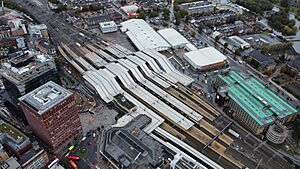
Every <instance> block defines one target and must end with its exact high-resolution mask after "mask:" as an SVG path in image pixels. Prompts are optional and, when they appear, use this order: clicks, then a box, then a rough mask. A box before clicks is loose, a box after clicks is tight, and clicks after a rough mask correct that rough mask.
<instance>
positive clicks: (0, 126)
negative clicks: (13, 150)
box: [0, 120, 28, 141]
mask: <svg viewBox="0 0 300 169" xmlns="http://www.w3.org/2000/svg"><path fill="white" fill-rule="evenodd" d="M0 133H3V134H7V135H9V136H10V137H12V138H13V139H14V140H20V141H24V140H26V139H28V137H27V136H25V135H24V134H22V133H21V132H20V131H18V130H17V129H16V128H14V127H13V126H11V125H10V124H8V123H6V122H4V121H3V120H0ZM0 135H1V134H0Z"/></svg>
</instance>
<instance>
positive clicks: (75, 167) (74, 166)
mask: <svg viewBox="0 0 300 169" xmlns="http://www.w3.org/2000/svg"><path fill="white" fill-rule="evenodd" d="M69 162H70V164H71V166H72V167H73V168H74V169H78V167H77V165H76V164H75V163H74V161H72V160H69Z"/></svg>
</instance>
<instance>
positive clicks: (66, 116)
mask: <svg viewBox="0 0 300 169" xmlns="http://www.w3.org/2000/svg"><path fill="white" fill-rule="evenodd" d="M19 100H20V105H21V108H22V110H23V111H24V113H25V116H26V119H27V121H28V123H29V125H30V126H31V128H32V130H33V132H34V133H35V134H36V135H37V136H38V137H39V138H40V139H41V140H43V141H44V142H45V143H46V144H48V145H49V147H50V148H51V149H52V150H53V151H56V150H59V149H60V148H62V147H63V146H64V145H65V144H67V143H69V142H70V141H71V140H73V139H74V138H75V136H77V135H78V134H79V133H81V130H82V128H81V123H80V119H79V115H78V113H79V108H78V106H77V105H76V102H75V99H74V95H73V94H72V93H71V92H70V91H68V90H66V89H64V88H63V87H61V86H59V85H58V84H56V83H54V82H52V81H50V82H47V83H46V84H44V85H42V86H40V87H38V88H37V89H35V90H33V91H31V92H29V93H28V94H26V95H24V96H22V97H20V98H19Z"/></svg>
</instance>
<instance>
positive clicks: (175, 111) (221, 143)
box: [58, 41, 249, 169]
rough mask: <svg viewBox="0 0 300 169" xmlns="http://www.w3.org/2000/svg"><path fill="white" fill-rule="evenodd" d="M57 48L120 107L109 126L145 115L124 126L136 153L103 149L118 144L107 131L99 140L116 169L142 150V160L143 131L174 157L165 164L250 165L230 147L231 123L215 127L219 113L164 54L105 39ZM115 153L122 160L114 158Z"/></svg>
mask: <svg viewBox="0 0 300 169" xmlns="http://www.w3.org/2000/svg"><path fill="white" fill-rule="evenodd" d="M58 50H59V52H60V54H61V55H62V56H63V57H64V58H65V59H66V60H67V61H68V62H69V63H70V64H71V65H72V66H73V67H74V68H75V69H76V70H77V71H78V72H79V73H80V74H81V76H82V79H84V82H85V84H86V86H87V87H88V88H89V90H91V91H92V92H93V93H97V94H98V95H99V96H100V97H101V99H102V100H103V101H104V102H105V103H107V104H111V103H113V104H114V105H116V107H121V108H122V109H123V110H124V115H123V116H122V117H120V118H119V119H118V120H117V124H115V125H114V126H113V127H118V128H119V127H124V126H126V125H128V123H129V122H131V121H135V119H136V118H137V117H140V115H144V116H147V117H148V118H149V122H147V123H145V124H143V126H142V127H141V126H139V125H141V124H138V125H137V127H134V126H132V125H134V124H131V129H130V130H129V129H127V130H126V131H127V132H128V133H127V134H126V135H127V136H126V137H128V139H124V138H123V141H122V142H123V144H126V145H127V146H129V147H131V148H130V150H132V151H133V152H134V154H135V156H134V155H133V154H132V153H133V152H132V151H129V152H128V149H126V150H124V149H122V147H126V146H122V147H120V149H122V151H121V150H120V151H117V152H120V153H121V154H119V155H116V154H115V153H116V151H106V149H107V147H106V146H107V145H110V144H111V143H112V142H114V144H116V140H113V139H109V138H110V137H112V138H115V137H117V136H115V137H113V136H112V134H110V135H111V136H110V137H108V138H107V139H103V140H102V145H101V150H100V152H101V154H102V155H103V156H104V157H105V158H106V159H107V160H108V161H110V162H111V163H112V166H115V167H116V168H118V167H121V166H123V165H124V164H126V166H127V167H128V168H130V166H131V164H132V165H136V164H139V162H138V161H137V160H139V159H140V158H141V157H140V156H142V155H143V154H144V155H145V156H143V157H144V158H142V159H143V164H145V159H147V158H146V156H147V153H145V152H144V151H147V150H145V149H143V148H141V147H145V146H147V144H146V143H147V142H146V143H143V144H142V143H140V141H141V140H143V139H140V140H139V142H136V140H138V139H136V138H135V137H133V136H134V135H136V133H135V132H136V131H137V130H141V131H142V132H143V133H145V135H147V136H150V137H151V138H152V139H153V140H155V141H156V142H158V143H160V144H161V145H162V146H163V147H164V149H166V150H167V151H168V153H170V154H172V155H173V157H172V158H169V159H168V160H167V159H166V160H165V161H169V163H168V164H165V165H171V166H172V165H173V166H174V165H175V166H176V165H178V166H182V165H183V166H187V167H188V168H218V169H221V168H246V167H249V166H246V165H245V163H246V164H248V163H249V161H243V159H242V158H240V157H239V155H237V154H238V152H236V151H234V149H232V147H231V145H232V144H233V142H234V141H235V139H237V138H235V137H233V136H232V135H230V134H229V132H228V129H229V128H230V125H231V124H232V122H231V121H230V122H228V123H227V124H225V125H222V126H220V125H218V124H217V123H216V119H218V118H220V117H221V116H222V113H221V112H219V111H218V110H217V109H215V108H214V107H213V106H212V105H211V104H209V103H208V102H207V101H205V100H204V99H203V98H201V97H199V96H198V95H196V94H195V93H194V91H193V90H191V88H189V86H191V84H192V83H193V79H192V78H190V77H188V76H186V75H183V74H182V73H180V72H179V71H177V70H176V69H175V68H174V67H173V65H171V63H170V62H169V60H168V59H166V57H165V56H164V55H162V54H160V53H159V52H157V51H154V50H143V51H138V52H132V51H130V50H127V49H126V48H124V47H122V46H120V45H117V44H110V43H108V42H105V41H102V42H98V43H94V44H86V45H85V46H81V47H78V48H76V49H71V47H69V46H67V45H65V44H61V45H60V46H58ZM216 126H217V127H216ZM114 134H116V133H114ZM104 135H105V133H104ZM118 135H119V134H118ZM129 136H130V137H129ZM132 137H133V138H132ZM105 138H106V137H105ZM118 138H120V136H118ZM121 138H122V137H121ZM146 140H149V139H146ZM109 152H110V153H109ZM112 152H113V153H112ZM111 153H112V154H111ZM119 156H122V157H124V158H114V157H119ZM116 159H119V161H118V160H116ZM121 159H122V160H121ZM124 159H126V161H125V162H124ZM150 163H151V161H149V166H151V165H150ZM152 167H153V168H154V167H157V166H152Z"/></svg>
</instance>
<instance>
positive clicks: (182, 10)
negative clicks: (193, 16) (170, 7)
mask: <svg viewBox="0 0 300 169" xmlns="http://www.w3.org/2000/svg"><path fill="white" fill-rule="evenodd" d="M179 12H180V15H181V16H187V15H188V14H189V13H188V11H187V10H185V9H181V10H180V11H179Z"/></svg>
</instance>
